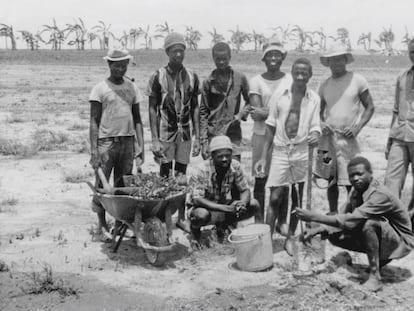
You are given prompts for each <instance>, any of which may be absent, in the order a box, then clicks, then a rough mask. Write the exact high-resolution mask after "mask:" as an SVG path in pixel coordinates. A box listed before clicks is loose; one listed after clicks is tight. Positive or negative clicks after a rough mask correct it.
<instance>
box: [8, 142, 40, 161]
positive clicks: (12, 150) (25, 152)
mask: <svg viewBox="0 0 414 311" xmlns="http://www.w3.org/2000/svg"><path fill="white" fill-rule="evenodd" d="M38 150H39V149H38V148H37V146H36V145H34V144H22V143H21V142H19V141H15V140H12V139H4V138H0V155H4V156H8V155H13V156H19V157H22V158H28V157H31V156H34V155H36V154H37V153H38Z"/></svg>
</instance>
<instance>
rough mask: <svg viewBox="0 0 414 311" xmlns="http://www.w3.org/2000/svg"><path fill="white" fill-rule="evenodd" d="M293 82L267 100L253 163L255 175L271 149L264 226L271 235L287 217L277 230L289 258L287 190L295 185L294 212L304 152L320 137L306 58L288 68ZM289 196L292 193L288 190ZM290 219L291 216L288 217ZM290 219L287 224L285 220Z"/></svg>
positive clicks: (298, 200) (292, 225) (299, 197)
mask: <svg viewBox="0 0 414 311" xmlns="http://www.w3.org/2000/svg"><path fill="white" fill-rule="evenodd" d="M291 73H292V78H293V83H292V85H291V86H287V87H285V89H284V91H282V92H280V93H274V94H273V95H272V97H271V98H270V106H271V109H270V113H269V117H268V118H267V120H266V134H265V142H264V147H263V151H262V155H261V157H260V159H259V160H258V161H257V162H256V165H255V170H256V173H257V174H263V173H264V172H265V167H266V164H267V163H266V162H267V154H268V150H269V148H272V141H273V156H272V161H271V166H270V172H269V178H268V180H267V184H266V186H267V187H269V188H270V202H269V207H268V209H267V214H266V223H267V224H268V225H269V226H270V229H271V234H272V235H273V232H274V229H275V222H276V219H278V218H279V217H281V216H282V215H287V219H283V221H284V222H287V223H285V224H284V225H283V227H287V228H286V229H284V230H281V233H282V234H284V235H286V242H285V250H286V252H287V253H288V254H289V255H293V244H292V239H291V236H293V235H294V233H295V231H296V226H297V219H296V217H294V216H293V215H292V216H291V215H288V213H287V212H286V209H287V206H288V205H287V203H288V199H289V187H290V186H291V187H292V189H293V188H294V187H295V185H296V184H298V186H299V189H298V190H297V191H296V190H295V193H296V194H297V195H296V196H293V197H294V199H295V200H292V206H293V208H292V209H294V208H295V207H297V206H301V205H302V204H301V201H302V193H303V185H304V182H305V180H306V177H307V171H308V169H307V167H308V165H311V164H309V163H308V149H309V146H314V145H316V144H317V142H318V139H319V136H320V132H321V129H320V118H319V110H320V99H319V96H318V94H316V93H315V92H314V91H312V90H310V89H308V88H307V83H308V81H309V79H310V78H311V77H312V65H311V63H310V61H309V60H308V59H306V58H299V59H297V60H296V61H295V62H294V63H293V65H292V72H291ZM292 193H293V190H292ZM290 216H291V217H290ZM289 217H290V221H288V219H289Z"/></svg>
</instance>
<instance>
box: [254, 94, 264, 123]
mask: <svg viewBox="0 0 414 311" xmlns="http://www.w3.org/2000/svg"><path fill="white" fill-rule="evenodd" d="M250 105H251V110H250V115H251V117H252V119H253V120H254V121H264V120H266V119H267V117H268V116H269V109H268V108H265V107H263V102H262V97H261V96H260V95H259V94H250Z"/></svg>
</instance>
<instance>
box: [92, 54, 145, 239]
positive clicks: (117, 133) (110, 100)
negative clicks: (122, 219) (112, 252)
mask: <svg viewBox="0 0 414 311" xmlns="http://www.w3.org/2000/svg"><path fill="white" fill-rule="evenodd" d="M104 59H105V60H107V62H108V66H109V71H110V76H109V78H107V79H105V80H104V81H102V82H100V83H98V84H97V85H96V86H95V87H94V88H93V89H92V91H91V94H90V95H89V103H90V107H91V117H90V132H89V134H90V142H91V160H90V163H91V165H92V167H93V168H94V169H95V170H96V169H98V168H99V167H100V168H102V170H103V173H104V174H105V176H106V178H107V179H109V177H110V176H111V173H112V171H113V174H114V186H115V187H123V186H124V183H123V179H122V177H123V176H124V175H130V174H131V172H132V167H133V163H134V158H135V159H136V165H137V168H138V167H139V166H140V165H141V163H142V162H143V160H144V138H143V131H142V121H141V114H140V110H139V103H140V102H142V96H141V93H140V91H139V90H138V88H137V87H136V86H135V85H134V84H133V83H132V82H131V81H129V80H126V79H125V78H124V74H125V72H126V71H127V67H128V63H129V60H130V59H132V56H131V55H130V54H129V53H128V51H126V50H110V51H109V52H108V55H107V56H105V57H104ZM97 186H98V187H102V184H101V183H100V181H99V178H97ZM92 209H93V211H94V212H96V213H97V215H98V222H99V225H98V233H99V235H100V238H101V240H103V241H110V240H111V235H110V234H109V228H108V225H107V223H106V219H105V210H104V209H103V207H102V205H101V204H100V202H99V201H98V199H97V198H95V197H94V199H93V201H92Z"/></svg>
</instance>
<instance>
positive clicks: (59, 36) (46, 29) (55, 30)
mask: <svg viewBox="0 0 414 311" xmlns="http://www.w3.org/2000/svg"><path fill="white" fill-rule="evenodd" d="M44 33H49V40H47V41H46V40H43V39H42V37H40V38H41V41H42V42H43V43H45V44H52V50H55V51H57V50H60V49H61V48H62V42H63V41H65V31H64V30H61V29H60V28H59V27H58V26H57V25H56V20H55V19H53V25H43V30H41V31H40V33H39V35H40V36H41V35H42V34H44Z"/></svg>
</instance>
